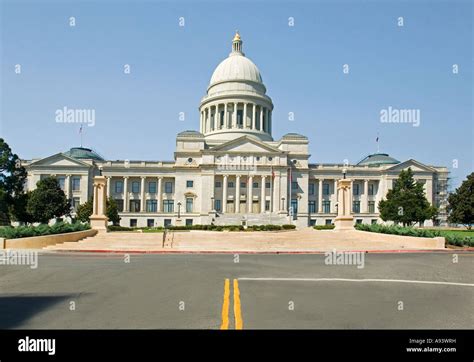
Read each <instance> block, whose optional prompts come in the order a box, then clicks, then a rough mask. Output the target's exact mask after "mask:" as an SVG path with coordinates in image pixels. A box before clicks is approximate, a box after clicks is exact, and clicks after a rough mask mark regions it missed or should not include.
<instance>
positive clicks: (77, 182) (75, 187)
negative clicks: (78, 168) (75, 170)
mask: <svg viewBox="0 0 474 362" xmlns="http://www.w3.org/2000/svg"><path fill="white" fill-rule="evenodd" d="M80 189H81V178H80V177H73V178H72V191H79V190H80Z"/></svg>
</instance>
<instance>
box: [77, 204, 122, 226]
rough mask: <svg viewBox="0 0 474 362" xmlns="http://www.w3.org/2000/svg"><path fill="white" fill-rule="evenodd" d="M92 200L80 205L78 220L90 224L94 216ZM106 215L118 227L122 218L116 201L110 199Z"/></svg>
mask: <svg viewBox="0 0 474 362" xmlns="http://www.w3.org/2000/svg"><path fill="white" fill-rule="evenodd" d="M92 208H93V203H92V198H90V199H89V200H87V201H86V202H85V203H83V204H81V205H79V207H78V208H77V211H76V218H77V220H79V221H82V222H89V218H90V217H91V215H92V211H93V210H92ZM105 213H106V215H107V217H108V218H109V221H112V223H113V224H114V225H117V224H118V223H119V222H120V216H119V214H118V208H117V203H116V202H115V200H114V199H112V198H111V197H109V198H108V199H107V204H106V212H105Z"/></svg>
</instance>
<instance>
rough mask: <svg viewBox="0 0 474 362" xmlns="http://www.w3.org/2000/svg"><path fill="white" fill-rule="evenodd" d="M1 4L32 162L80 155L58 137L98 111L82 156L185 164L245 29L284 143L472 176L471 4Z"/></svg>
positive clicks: (8, 102)
mask: <svg viewBox="0 0 474 362" xmlns="http://www.w3.org/2000/svg"><path fill="white" fill-rule="evenodd" d="M1 4H2V7H1V14H2V18H1V26H0V29H1V31H2V41H1V44H2V57H1V60H2V66H1V70H2V80H1V91H2V98H1V101H2V102H1V114H0V115H1V118H0V120H1V128H0V132H1V135H2V137H4V138H5V139H6V140H7V142H8V143H9V144H10V145H11V146H12V148H13V150H14V151H15V152H16V153H18V154H19V155H20V157H22V158H37V157H46V156H49V155H51V154H54V153H57V152H60V151H66V150H68V149H69V148H70V147H72V146H78V145H79V142H80V139H79V134H78V129H79V126H78V125H77V124H60V123H56V122H55V111H56V110H57V109H58V108H62V107H64V106H67V107H70V108H91V109H95V110H96V125H95V127H84V146H86V147H92V148H94V149H95V150H97V151H98V152H99V153H100V154H102V155H103V156H104V157H106V158H108V159H130V160H171V159H173V151H174V148H175V137H176V133H177V132H179V131H182V130H185V129H197V130H198V129H199V113H198V106H199V102H200V99H201V97H202V96H203V95H204V94H205V91H206V87H207V85H208V82H209V79H210V76H211V74H212V72H213V70H214V68H215V67H216V66H217V64H218V63H219V62H220V61H221V60H222V59H224V58H225V57H227V55H228V53H229V51H230V48H231V39H232V37H233V34H234V31H235V30H236V29H239V31H240V33H241V36H242V39H243V41H244V45H243V47H244V52H245V53H246V55H247V56H248V57H249V58H251V59H252V60H253V61H254V62H255V63H256V64H257V66H258V67H259V69H260V71H261V73H262V76H263V80H264V82H265V84H266V86H267V90H268V95H269V96H270V97H272V99H273V102H274V105H275V109H274V114H273V136H274V138H276V139H279V138H280V137H281V136H282V135H283V134H285V133H287V132H298V133H301V134H304V135H307V136H308V137H309V139H310V152H311V154H312V157H311V162H313V163H320V162H342V160H343V159H346V158H347V159H348V160H349V161H350V162H351V163H354V162H357V161H359V160H360V159H362V158H363V157H364V156H365V155H367V154H369V153H373V152H375V151H376V144H375V138H376V136H377V133H379V136H380V148H381V151H383V152H387V153H389V154H390V155H391V156H393V157H395V158H397V159H399V160H401V161H404V160H407V159H409V158H414V159H417V160H419V161H421V162H423V163H427V164H435V165H445V166H447V167H449V168H450V170H451V172H452V175H451V176H452V177H453V184H454V185H457V184H459V182H460V181H461V180H462V179H464V178H465V176H466V175H467V174H468V173H470V172H472V170H473V169H474V164H473V162H474V161H473V160H474V146H473V142H474V141H473V139H474V129H473V128H474V127H473V97H472V96H473V94H472V86H473V78H472V59H473V57H472V55H473V54H472V47H473V33H472V30H473V29H472V23H473V5H472V2H471V1H467V0H466V1H452V0H451V1H381V2H375V1H312V2H310V1H291V2H290V1H273V2H271V1H239V2H234V1H173V2H171V1H169V2H168V1H167V2H163V1H119V2H112V1H38V0H36V1H22V0H18V1H8V0H3V1H1ZM71 16H73V17H75V18H76V26H75V27H70V26H69V20H68V19H69V17H71ZM400 16H402V17H403V18H404V27H398V26H397V18H398V17H400ZM179 17H184V18H185V26H184V27H180V26H178V25H179V24H178V18H179ZM289 17H294V19H295V26H294V27H289V26H288V18H289ZM15 64H21V66H22V72H21V74H15V72H14V70H15V68H14V67H15ZM124 64H130V65H131V74H129V75H126V74H124V73H123V65H124ZM343 64H349V66H350V73H349V74H348V75H345V74H343V72H342V66H343ZM453 64H458V65H459V74H456V75H455V74H453V73H452V65H453ZM389 106H392V107H396V108H405V109H406V108H408V109H412V108H413V109H419V110H420V111H421V124H420V126H419V127H413V126H412V125H411V124H387V123H381V122H380V116H379V114H380V110H381V109H384V108H387V107H389ZM179 112H185V114H186V120H185V121H179V119H178V115H179ZM289 112H294V114H295V121H293V122H291V121H289V120H288V113H289ZM341 130H344V131H342V132H341ZM339 143H342V146H340V145H339ZM453 159H457V160H458V162H459V168H458V169H453V167H452V165H453Z"/></svg>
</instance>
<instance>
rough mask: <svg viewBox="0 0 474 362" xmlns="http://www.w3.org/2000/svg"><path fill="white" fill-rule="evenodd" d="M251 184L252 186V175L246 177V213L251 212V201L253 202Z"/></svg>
mask: <svg viewBox="0 0 474 362" xmlns="http://www.w3.org/2000/svg"><path fill="white" fill-rule="evenodd" d="M252 186H253V176H249V177H248V184H247V190H248V197H247V212H248V213H251V212H252V203H253V197H252Z"/></svg>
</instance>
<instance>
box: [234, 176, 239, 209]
mask: <svg viewBox="0 0 474 362" xmlns="http://www.w3.org/2000/svg"><path fill="white" fill-rule="evenodd" d="M235 213H236V214H238V213H240V175H237V176H235Z"/></svg>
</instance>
